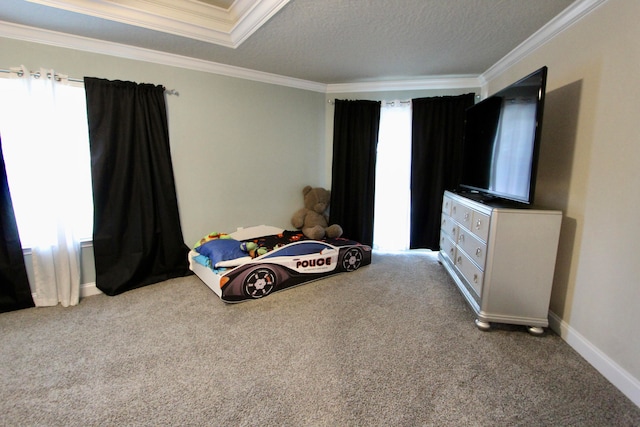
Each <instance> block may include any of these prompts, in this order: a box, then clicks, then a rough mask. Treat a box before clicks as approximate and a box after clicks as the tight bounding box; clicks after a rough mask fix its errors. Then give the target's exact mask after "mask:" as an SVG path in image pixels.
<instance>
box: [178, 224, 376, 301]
mask: <svg viewBox="0 0 640 427" xmlns="http://www.w3.org/2000/svg"><path fill="white" fill-rule="evenodd" d="M368 264H371V247H369V246H367V245H363V244H361V243H358V242H355V241H353V240H348V239H344V238H337V239H323V240H310V239H307V238H306V237H304V235H303V234H302V232H300V231H289V230H283V229H281V228H277V227H271V226H265V225H261V226H257V227H249V228H241V229H238V230H237V231H235V232H233V233H229V234H220V233H212V234H209V235H207V236H205V237H203V238H202V239H201V240H200V241H199V242H198V243H197V244H196V245H195V246H194V249H192V250H191V251H190V252H189V268H190V269H191V270H192V271H193V272H194V273H195V274H196V275H197V276H198V277H199V278H200V279H201V280H202V281H203V282H204V283H205V284H206V285H207V286H208V287H209V288H211V290H213V291H214V292H215V293H216V294H217V295H218V296H219V297H220V298H221V299H222V300H223V301H225V302H240V301H244V300H250V299H257V298H262V297H265V296H267V295H269V294H271V293H273V292H276V291H279V290H282V289H286V288H289V287H291V286H295V285H300V284H302V283H307V282H310V281H312V280H318V279H321V278H324V277H327V276H330V275H333V274H337V273H342V272H351V271H355V270H357V269H358V268H360V267H362V266H364V265H368Z"/></svg>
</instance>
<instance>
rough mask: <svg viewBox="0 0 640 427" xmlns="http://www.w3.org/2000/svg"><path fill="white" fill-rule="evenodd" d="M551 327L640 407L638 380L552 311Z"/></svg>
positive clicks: (550, 315)
mask: <svg viewBox="0 0 640 427" xmlns="http://www.w3.org/2000/svg"><path fill="white" fill-rule="evenodd" d="M549 327H550V328H551V329H552V330H553V331H554V332H556V333H557V334H558V335H560V337H561V338H562V339H563V340H564V341H566V342H567V344H569V345H570V346H571V347H572V348H573V349H574V350H575V351H577V352H578V353H579V354H580V355H581V356H582V357H583V358H584V359H585V360H586V361H587V362H589V363H590V364H591V365H592V366H593V367H594V368H596V369H597V370H598V372H600V373H601V374H602V375H603V376H604V377H605V378H606V379H607V380H609V381H610V382H611V383H612V384H613V385H614V386H615V387H616V388H618V390H620V391H621V392H622V393H624V395H625V396H627V397H628V398H629V399H630V400H631V401H632V402H633V403H635V404H636V406H638V407H640V381H639V380H638V379H637V378H635V377H634V376H633V375H631V374H630V373H629V372H627V371H626V370H624V369H623V368H621V367H620V366H619V365H618V364H617V363H615V362H614V361H613V360H611V358H609V357H608V356H607V355H606V354H604V353H603V352H602V351H601V350H600V349H598V347H596V346H594V345H593V344H592V343H591V342H589V340H587V339H586V338H585V337H584V336H582V335H581V334H580V333H579V332H578V331H576V330H575V329H573V328H572V327H571V325H569V324H568V323H566V322H565V321H564V320H562V319H561V318H560V317H558V316H557V315H556V314H555V313H553V312H552V311H550V312H549Z"/></svg>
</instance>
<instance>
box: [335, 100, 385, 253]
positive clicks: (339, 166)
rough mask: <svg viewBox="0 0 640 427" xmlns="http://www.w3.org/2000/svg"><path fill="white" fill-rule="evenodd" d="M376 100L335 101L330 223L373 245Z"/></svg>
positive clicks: (378, 120)
mask: <svg viewBox="0 0 640 427" xmlns="http://www.w3.org/2000/svg"><path fill="white" fill-rule="evenodd" d="M379 127H380V102H379V101H343V100H336V101H335V113H334V124H333V167H332V174H331V181H332V184H331V203H330V206H331V207H330V223H331V224H339V225H341V226H342V229H343V230H344V236H345V237H348V238H349V239H352V240H356V241H358V242H360V243H364V244H366V245H372V244H373V211H374V195H375V172H376V149H377V146H378V129H379Z"/></svg>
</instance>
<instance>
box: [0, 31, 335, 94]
mask: <svg viewBox="0 0 640 427" xmlns="http://www.w3.org/2000/svg"><path fill="white" fill-rule="evenodd" d="M0 37H7V38H10V39H16V40H22V41H27V42H33V43H40V44H44V45H48V46H56V47H62V48H68V49H76V50H80V51H84V52H90V53H97V54H103V55H109V56H115V57H119V58H125V59H133V60H136V61H144V62H151V63H154V64H160V65H168V66H171V67H177V68H184V69H188V70H194V71H202V72H206V73H212V74H219V75H223V76H228V77H236V78H240V79H245V80H252V81H256V82H262V83H269V84H275V85H279V86H287V87H292V88H296V89H304V90H309V91H313V92H321V93H324V92H325V91H326V89H327V85H326V84H322V83H316V82H312V81H308V80H302V79H295V78H291V77H285V76H281V75H277V74H271V73H265V72H262V71H255V70H250V69H248V68H241V67H235V66H232V65H225V64H219V63H216V62H211V61H204V60H201V59H195V58H189V57H186V56H181V55H175V54H170V53H165V52H159V51H155V50H151V49H143V48H139V47H134V46H129V45H124V44H119V43H112V42H106V41H103V40H96V39H92V38H88V37H80V36H75V35H70V34H65V33H59V32H55V31H49V30H43V29H40V28H33V27H28V26H24V25H19V24H13V23H9V22H3V21H0Z"/></svg>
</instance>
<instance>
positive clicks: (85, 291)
mask: <svg viewBox="0 0 640 427" xmlns="http://www.w3.org/2000/svg"><path fill="white" fill-rule="evenodd" d="M101 293H102V291H101V290H100V289H98V288H97V287H96V283H95V282H91V283H84V284H82V285H80V298H85V297H90V296H93V295H100V294H101Z"/></svg>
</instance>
